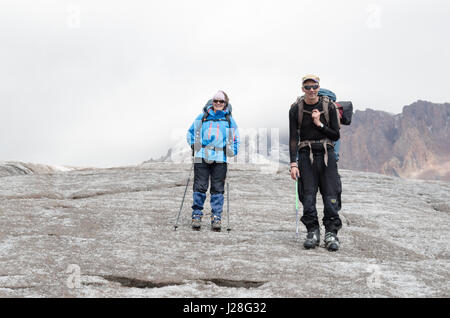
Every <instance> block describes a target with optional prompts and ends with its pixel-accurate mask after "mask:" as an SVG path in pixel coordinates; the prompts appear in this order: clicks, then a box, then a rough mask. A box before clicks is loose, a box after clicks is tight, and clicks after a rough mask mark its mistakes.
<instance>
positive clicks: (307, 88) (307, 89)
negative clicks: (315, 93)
mask: <svg viewBox="0 0 450 318" xmlns="http://www.w3.org/2000/svg"><path fill="white" fill-rule="evenodd" d="M303 88H304V89H305V90H306V91H309V90H310V89H311V88H312V89H313V90H316V89H318V88H319V85H317V84H316V85H305V86H303Z"/></svg>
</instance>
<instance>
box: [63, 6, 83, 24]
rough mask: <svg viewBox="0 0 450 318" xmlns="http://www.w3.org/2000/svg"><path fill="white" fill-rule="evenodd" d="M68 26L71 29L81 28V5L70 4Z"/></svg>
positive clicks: (67, 14) (68, 7)
mask: <svg viewBox="0 0 450 318" xmlns="http://www.w3.org/2000/svg"><path fill="white" fill-rule="evenodd" d="M66 26H67V27H68V28H69V29H79V28H80V27H81V9H80V6H79V5H76V4H70V5H68V6H67V7H66Z"/></svg>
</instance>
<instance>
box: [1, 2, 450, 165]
mask: <svg viewBox="0 0 450 318" xmlns="http://www.w3.org/2000/svg"><path fill="white" fill-rule="evenodd" d="M449 16H450V3H449V2H448V1H444V0H442V1H439V0H427V1H424V0H423V1H422V0H421V1H418V0H416V1H406V0H405V1H365V0H363V1H362V0H354V1H335V0H334V1H331V0H330V1H312V0H310V1H300V0H295V1H282V0H281V1H280V0H277V1H275V0H273V1H267V0H259V1H244V0H227V1H216V0H202V1H196V0H189V1H182V0H172V1H130V0H127V1H111V0H108V1H99V0H98V1H93V0H90V1H75V0H74V1H63V0H57V1H56V0H55V1H36V0H30V1H23V0H11V1H9V0H2V1H1V3H0V40H1V50H0V67H1V71H0V85H1V89H0V92H1V94H0V96H1V105H2V106H1V112H0V161H1V160H19V161H25V162H35V163H46V164H57V165H76V166H98V167H107V166H118V165H127V164H138V163H140V162H142V161H145V160H147V159H149V158H151V157H159V156H160V155H162V154H165V153H166V151H167V149H168V148H169V147H170V144H171V142H173V134H174V133H173V131H180V130H181V131H182V132H183V134H184V131H185V130H187V129H188V127H189V126H190V124H191V123H192V121H193V120H194V118H195V117H196V116H197V115H198V114H200V112H201V108H202V106H203V105H204V103H205V102H206V101H207V100H208V99H209V98H210V97H212V95H213V94H214V93H215V92H216V91H217V90H219V89H222V90H224V91H225V92H227V93H228V95H229V96H230V101H231V103H232V105H233V113H234V117H235V119H236V121H237V123H238V125H239V126H240V127H243V128H253V127H267V128H272V127H283V126H287V125H288V120H287V118H288V110H289V106H290V104H291V103H292V102H293V101H294V100H295V98H296V96H298V95H300V94H301V92H300V78H301V77H302V76H303V75H305V74H307V73H314V74H317V75H318V76H320V78H321V85H322V87H325V88H329V89H332V90H334V91H335V93H336V94H337V96H338V99H339V100H351V101H353V103H354V106H355V107H356V109H361V110H364V109H366V108H372V109H378V110H384V111H388V112H391V113H400V112H401V110H402V107H403V106H405V105H409V104H411V103H413V102H414V101H416V100H418V99H422V100H428V101H432V102H436V103H442V102H450V90H449V88H448V76H449V72H450V66H449V65H450V63H449V59H450V41H449V40H448V38H449V37H448V30H450V19H449ZM182 138H184V136H182Z"/></svg>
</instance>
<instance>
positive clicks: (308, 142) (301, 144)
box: [298, 138, 334, 167]
mask: <svg viewBox="0 0 450 318" xmlns="http://www.w3.org/2000/svg"><path fill="white" fill-rule="evenodd" d="M311 144H322V145H323V149H324V150H325V154H324V156H323V161H324V163H325V166H327V167H328V149H327V145H330V146H332V147H334V144H333V142H332V141H331V139H328V138H325V139H320V140H304V141H300V142H299V143H298V149H299V150H300V149H301V148H304V147H309V159H310V160H311V164H313V163H314V156H313V153H312V147H311Z"/></svg>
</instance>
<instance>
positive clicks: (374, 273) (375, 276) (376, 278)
mask: <svg viewBox="0 0 450 318" xmlns="http://www.w3.org/2000/svg"><path fill="white" fill-rule="evenodd" d="M367 272H368V273H370V275H369V276H368V277H367V278H366V283H367V287H369V288H381V281H382V279H381V277H382V274H381V268H380V266H378V265H375V264H372V265H369V266H368V267H367Z"/></svg>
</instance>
